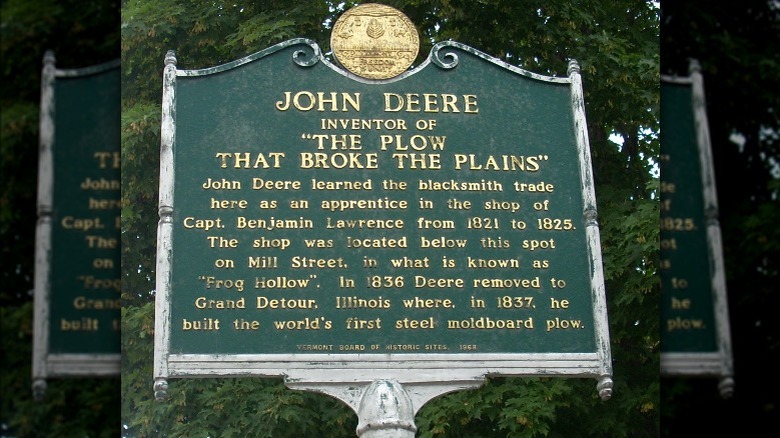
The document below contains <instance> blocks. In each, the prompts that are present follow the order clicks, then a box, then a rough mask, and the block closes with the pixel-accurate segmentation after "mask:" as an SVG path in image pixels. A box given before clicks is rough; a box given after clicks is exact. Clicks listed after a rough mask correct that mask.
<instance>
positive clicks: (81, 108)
mask: <svg viewBox="0 0 780 438" xmlns="http://www.w3.org/2000/svg"><path fill="white" fill-rule="evenodd" d="M119 100H120V78H119V63H118V62H112V63H107V64H103V65H99V66H95V67H89V68H84V69H78V70H58V69H55V68H54V57H53V55H51V54H49V55H47V58H46V60H45V67H44V72H43V88H42V104H41V157H40V172H39V207H38V210H39V220H38V230H37V240H38V242H37V248H36V285H35V300H36V348H35V351H36V353H35V356H36V358H35V360H34V362H35V363H36V364H37V365H36V367H35V368H36V372H35V373H34V374H35V376H36V377H40V378H44V377H46V376H55V375H102V374H118V362H119V325H120V323H119V319H120V301H119V292H120V274H119V264H120V248H119V232H120V230H119V215H120V196H119V195H120V176H119V162H120V159H119V156H120V152H119V150H120V149H119V142H120V136H119V110H120V105H119ZM44 362H45V363H44Z"/></svg>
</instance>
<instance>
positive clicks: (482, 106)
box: [155, 24, 611, 407]
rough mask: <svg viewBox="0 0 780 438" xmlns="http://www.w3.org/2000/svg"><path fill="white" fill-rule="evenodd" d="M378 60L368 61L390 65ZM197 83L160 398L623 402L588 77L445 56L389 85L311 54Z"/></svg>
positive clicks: (160, 335) (187, 128)
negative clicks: (367, 385)
mask: <svg viewBox="0 0 780 438" xmlns="http://www.w3.org/2000/svg"><path fill="white" fill-rule="evenodd" d="M376 27H377V24H374V25H373V30H370V29H369V28H370V26H366V29H367V30H366V31H369V30H370V31H371V32H373V33H374V34H380V33H381V30H377V29H376ZM335 28H336V29H338V28H339V26H335ZM375 55H376V56H373V57H370V56H366V58H365V60H364V61H365V62H369V61H370V60H379V61H381V62H384V61H386V59H387V56H386V54H382V53H376V54H375ZM337 57H338V54H337ZM339 59H340V58H339ZM175 62H176V60H175V58H174V55H173V53H169V54H168V56H167V57H166V69H165V79H164V81H165V82H164V96H163V128H162V129H163V132H162V134H163V143H162V151H161V176H160V178H161V181H160V225H159V230H158V265H157V272H158V278H157V300H156V308H157V329H156V336H157V338H156V341H155V344H156V355H155V379H156V381H157V383H156V388H157V390H158V395H162V393H163V392H164V390H165V387H166V385H167V383H166V380H167V378H169V377H184V376H204V375H210V376H241V375H263V376H285V378H286V381H287V383H288V385H291V386H296V385H297V387H304V388H312V387H316V388H319V390H322V391H323V392H327V391H328V390H327V389H326V388H324V387H325V386H327V385H329V384H338V383H340V382H344V383H347V382H372V381H376V380H379V379H391V380H396V381H398V382H401V383H408V384H420V385H425V384H430V382H447V381H449V382H455V381H457V382H472V381H481V380H484V378H485V376H486V375H542V374H543V375H563V376H590V377H593V378H596V379H598V380H599V382H600V384H599V391H600V394H601V396H602V397H603V398H605V399H606V398H608V397H609V395H610V393H611V364H610V348H609V336H608V329H607V318H606V306H605V302H604V286H603V275H602V267H601V253H600V246H599V231H598V226H597V222H596V203H595V196H594V191H593V180H592V174H591V164H590V156H589V145H588V139H587V134H586V128H585V115H584V107H583V100H582V90H581V83H580V77H579V70H578V67H577V66H576V64H575V63H572V64H571V66H570V71H569V76H568V77H548V76H541V75H537V74H533V73H530V72H527V71H524V70H520V69H518V68H515V67H512V66H510V65H508V64H506V63H504V62H502V61H500V60H498V59H495V58H492V57H490V56H488V55H486V54H484V53H481V52H479V51H477V50H475V49H473V48H470V47H467V46H464V45H461V44H458V43H455V42H445V43H439V44H437V45H435V46H434V47H433V49H432V52H431V54H430V55H429V58H428V59H427V60H426V61H425V62H424V63H423V64H421V65H420V66H418V67H416V68H414V69H412V70H411V71H407V72H405V73H401V74H398V73H396V74H395V75H393V74H388V75H389V76H391V77H389V78H387V79H381V80H377V79H371V77H372V76H371V75H373V74H374V73H376V72H374V73H371V75H369V74H366V75H365V76H361V74H362V73H361V72H362V71H363V70H360V69H357V70H355V71H354V72H353V73H348V72H346V71H344V70H342V69H341V68H339V67H338V66H336V65H333V64H331V63H330V62H329V61H328V60H327V59H326V58H324V57H323V56H322V54H321V52H320V49H319V47H318V46H317V45H316V44H315V43H314V42H312V41H310V40H306V39H294V40H290V41H287V42H284V43H281V44H278V45H275V46H273V47H271V48H268V49H266V50H263V51H261V52H258V53H256V54H253V55H250V56H248V57H246V58H243V59H240V60H237V61H234V62H231V63H228V64H225V65H221V66H218V67H213V68H208V69H203V70H178V69H176V67H175ZM372 71H373V70H372ZM318 385H322V386H318ZM353 386H354V385H353ZM345 391H346V390H345ZM331 392H333V391H331ZM418 407H419V406H418Z"/></svg>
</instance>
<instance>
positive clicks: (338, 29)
mask: <svg viewBox="0 0 780 438" xmlns="http://www.w3.org/2000/svg"><path fill="white" fill-rule="evenodd" d="M330 47H331V48H332V49H333V54H334V55H335V56H336V59H337V60H338V61H339V62H340V63H341V65H343V66H344V68H346V69H347V70H349V71H350V72H352V73H354V74H356V75H358V76H360V77H364V78H368V79H389V78H392V77H395V76H398V75H399V74H401V73H403V72H404V71H406V69H407V68H409V66H410V65H412V63H413V62H414V60H415V58H417V52H418V51H419V50H420V37H419V35H417V28H415V27H414V24H412V22H411V21H410V20H409V18H408V17H407V16H406V15H404V14H403V13H401V11H399V10H397V9H395V8H392V7H390V6H385V5H380V4H377V3H364V4H362V5H358V6H355V7H354V8H352V9H349V10H348V11H346V12H344V13H343V14H342V15H341V17H339V19H338V20H336V24H334V25H333V32H332V33H331V34H330Z"/></svg>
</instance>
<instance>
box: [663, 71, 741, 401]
mask: <svg viewBox="0 0 780 438" xmlns="http://www.w3.org/2000/svg"><path fill="white" fill-rule="evenodd" d="M661 125H662V126H663V131H662V133H661V143H662V153H661V210H662V211H661V245H660V246H661V248H660V256H661V287H662V291H663V300H662V307H661V371H662V374H667V375H673V374H680V375H717V376H721V377H722V383H721V392H722V394H723V395H724V396H728V395H729V394H730V393H731V391H732V387H733V380H732V379H731V376H732V374H733V373H732V359H731V342H730V333H729V324H728V308H727V300H726V286H725V273H724V271H723V254H722V245H721V237H720V226H719V224H718V204H717V194H716V193H717V191H716V187H715V178H714V171H713V165H712V156H711V150H710V141H709V127H708V124H707V116H706V111H705V105H704V87H703V81H702V78H701V73H700V72H699V68H698V64H697V63H695V62H694V63H693V64H692V72H691V76H690V77H684V78H677V77H664V78H663V80H662V82H661Z"/></svg>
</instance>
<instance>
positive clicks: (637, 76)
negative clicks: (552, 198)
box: [122, 0, 660, 437]
mask: <svg viewBox="0 0 780 438" xmlns="http://www.w3.org/2000/svg"><path fill="white" fill-rule="evenodd" d="M354 3H359V2H354ZM384 3H385V4H388V5H390V6H393V7H395V8H397V9H399V10H401V11H402V12H404V13H405V14H406V15H407V16H408V17H409V18H410V19H411V21H412V22H413V23H415V24H416V25H417V26H418V30H419V33H420V35H421V40H422V42H421V51H420V57H419V59H418V63H419V62H421V61H422V60H423V59H424V58H425V57H427V54H428V52H429V49H430V47H431V46H432V45H433V44H434V43H435V42H438V41H442V40H446V39H453V40H455V41H458V42H461V43H464V44H467V45H470V46H472V47H474V48H477V49H479V50H481V51H483V52H486V53H488V54H491V55H494V56H498V57H500V58H501V59H503V60H505V61H507V62H509V63H511V64H514V65H517V66H520V67H522V68H525V69H527V70H530V71H533V72H537V73H542V74H548V75H556V76H565V72H566V65H567V61H568V59H569V58H575V59H577V60H578V61H579V63H580V65H581V68H582V75H583V81H584V91H585V102H586V113H587V117H588V130H589V135H590V141H591V148H592V156H593V162H594V167H595V169H594V172H595V177H596V194H597V198H598V203H599V218H600V225H601V236H602V245H603V255H604V265H605V266H604V268H605V275H606V279H607V300H608V305H609V309H608V310H609V318H610V321H609V322H610V330H611V340H612V354H613V359H614V380H615V391H614V396H613V398H612V399H611V400H609V401H607V402H603V401H601V400H600V399H599V398H598V394H597V391H596V388H595V384H596V382H595V381H594V380H589V379H562V378H529V379H520V378H496V379H491V380H490V381H489V382H488V383H487V384H486V385H485V386H484V387H482V388H480V389H477V390H473V391H463V392H457V393H453V394H449V395H446V396H442V397H439V398H437V399H434V400H433V401H431V402H429V403H428V404H426V405H425V406H424V407H423V408H422V409H421V411H420V412H419V413H418V416H417V419H416V422H417V425H418V427H419V432H418V436H420V437H447V436H449V437H455V436H459V437H460V436H479V437H503V436H512V437H533V436H562V437H564V436H615V437H621V436H626V437H645V436H657V435H658V433H659V418H660V414H659V404H658V400H659V386H658V312H659V290H658V285H659V282H658V280H657V277H656V276H655V275H656V269H657V250H658V216H659V209H658V207H659V206H658V202H657V193H658V177H657V172H656V171H655V169H654V160H653V158H654V157H657V156H658V153H659V140H658V136H657V134H658V131H659V127H658V82H659V63H660V60H659V52H658V40H659V35H658V30H659V10H658V9H657V7H654V6H653V5H652V4H651V3H647V2H645V1H628V2H613V1H603V0H584V1H572V2H567V3H559V2H548V1H534V0H531V1H527V0H524V1H497V0H483V1H465V0H442V1H439V0H406V1H387V2H384ZM352 4H353V2H346V3H337V2H327V1H321V0H316V1H315V0H303V1H297V2H294V3H291V2H286V1H269V0H265V1H254V2H246V3H242V2H221V1H213V2H207V3H204V2H198V1H188V0H174V1H169V2H164V3H160V2H153V1H150V0H129V1H126V2H124V3H123V7H122V61H123V76H124V82H123V103H122V104H123V112H122V114H123V116H122V145H123V156H122V165H123V167H122V184H123V198H124V201H125V204H124V208H123V211H122V235H123V241H122V244H123V245H122V248H123V249H122V250H123V278H122V280H123V296H122V297H123V300H124V301H123V303H124V309H123V319H122V320H123V330H122V333H123V341H122V353H123V356H122V357H123V363H122V368H123V373H124V374H123V379H122V387H123V388H122V393H123V400H122V418H123V422H124V424H126V425H127V426H128V428H129V429H128V435H131V436H136V437H150V436H160V435H168V436H194V435H199V436H200V435H202V436H219V437H229V436H242V437H243V436H268V437H287V436H296V435H301V434H304V435H307V436H311V435H315V434H316V435H321V436H326V437H347V436H354V435H355V427H356V423H357V418H356V416H355V414H354V413H353V412H352V411H350V410H349V409H348V408H347V407H346V406H345V405H344V404H343V403H341V402H339V401H337V400H335V399H331V398H328V397H326V396H323V395H317V394H313V393H301V392H296V391H292V390H288V389H285V388H284V386H283V384H282V382H281V380H276V379H259V378H255V379H250V378H244V379H172V380H171V381H170V382H169V384H170V387H169V399H168V401H167V402H165V403H158V402H155V401H154V400H153V391H152V364H151V359H152V351H153V329H154V324H153V315H154V306H153V297H154V275H155V272H154V269H155V237H156V227H157V175H156V172H157V169H158V165H159V145H160V135H159V133H160V114H161V109H160V100H161V84H162V81H161V72H162V68H163V57H164V55H165V53H166V52H167V51H168V50H175V51H176V55H177V59H178V63H177V67H178V68H180V69H195V68H205V67H211V66H215V65H219V64H222V63H225V62H229V61H232V60H234V59H238V58H240V57H243V56H246V55H248V54H251V53H254V52H257V51H259V50H262V49H264V48H266V47H268V46H270V45H273V44H275V43H278V42H282V41H285V40H287V39H289V38H292V37H307V38H311V39H313V40H315V41H317V42H318V44H319V45H320V47H322V49H323V52H325V53H327V52H328V50H329V26H330V24H331V23H332V22H333V21H334V20H335V19H336V18H337V17H338V15H339V14H340V13H341V12H343V11H344V10H345V9H346V8H348V7H350V6H351V5H352ZM612 134H619V135H620V136H622V138H623V140H624V142H623V143H622V145H619V144H616V143H615V142H614V141H612V140H611V139H610V136H611V135H612Z"/></svg>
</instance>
